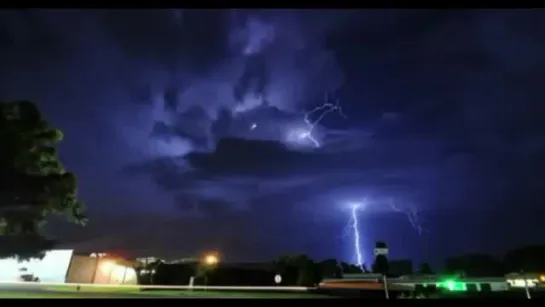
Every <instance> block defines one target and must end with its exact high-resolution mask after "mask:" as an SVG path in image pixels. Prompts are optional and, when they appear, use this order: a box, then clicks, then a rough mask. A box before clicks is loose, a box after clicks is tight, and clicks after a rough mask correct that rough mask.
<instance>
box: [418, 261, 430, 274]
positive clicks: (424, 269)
mask: <svg viewBox="0 0 545 307" xmlns="http://www.w3.org/2000/svg"><path fill="white" fill-rule="evenodd" d="M418 273H420V274H422V275H431V274H433V271H432V269H431V266H430V264H429V263H427V262H424V263H422V264H421V265H420V269H419V270H418Z"/></svg>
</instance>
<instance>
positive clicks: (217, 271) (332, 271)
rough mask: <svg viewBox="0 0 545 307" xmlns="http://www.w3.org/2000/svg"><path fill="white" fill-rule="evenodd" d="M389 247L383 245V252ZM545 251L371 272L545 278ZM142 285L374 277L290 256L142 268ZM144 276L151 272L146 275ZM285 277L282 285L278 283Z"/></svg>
mask: <svg viewBox="0 0 545 307" xmlns="http://www.w3.org/2000/svg"><path fill="white" fill-rule="evenodd" d="M379 245H380V246H386V245H385V244H384V243H382V242H378V243H377V246H379ZM543 259H545V245H532V246H525V247H521V248H517V249H513V250H509V251H507V252H506V253H505V255H503V256H502V257H494V256H491V255H487V254H483V253H473V254H467V255H460V256H455V257H450V258H448V259H446V261H445V263H444V266H443V267H442V268H435V269H434V268H432V267H431V266H430V265H429V264H428V263H422V264H420V265H418V267H417V268H416V269H415V268H414V264H413V262H412V261H411V260H410V259H401V260H388V258H387V256H385V255H378V256H376V258H375V262H374V263H373V265H372V266H371V270H370V272H373V273H382V274H386V275H388V276H391V277H396V276H402V275H412V274H425V275H429V274H448V275H457V276H460V277H500V276H505V275H506V274H508V273H514V272H516V273H521V272H525V273H539V272H545V261H543ZM136 269H137V271H138V272H139V274H138V276H139V279H140V280H139V283H140V284H144V285H145V284H160V285H188V284H189V283H190V279H191V277H194V285H211V286H221V285H233V286H234V285H237V286H273V285H282V286H295V285H297V286H314V285H316V284H318V283H319V282H320V281H322V280H323V279H324V278H342V277H343V276H344V275H346V274H357V273H363V272H369V271H368V270H367V268H365V267H362V268H360V267H358V266H356V265H353V264H349V263H346V262H341V261H337V260H336V259H326V260H323V261H315V260H313V259H312V258H310V257H309V256H308V255H305V254H292V255H284V256H281V257H279V258H278V259H276V260H274V261H272V262H270V263H248V264H244V263H239V264H235V263H233V264H222V263H220V264H218V265H216V266H207V265H205V264H202V263H199V262H193V263H178V264H167V263H162V262H155V263H151V264H148V265H147V266H146V267H144V266H140V267H137V268H136ZM143 272H146V273H144V274H143ZM277 275H279V276H281V280H279V279H278V278H276V280H275V277H276V276H277Z"/></svg>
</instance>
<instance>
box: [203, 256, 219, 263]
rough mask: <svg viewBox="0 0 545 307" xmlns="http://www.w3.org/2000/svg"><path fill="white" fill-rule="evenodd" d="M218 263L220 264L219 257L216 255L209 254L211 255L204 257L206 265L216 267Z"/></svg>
mask: <svg viewBox="0 0 545 307" xmlns="http://www.w3.org/2000/svg"><path fill="white" fill-rule="evenodd" d="M218 262H219V259H218V256H216V255H214V254H209V255H206V257H204V263H205V264H206V265H216V264H218Z"/></svg>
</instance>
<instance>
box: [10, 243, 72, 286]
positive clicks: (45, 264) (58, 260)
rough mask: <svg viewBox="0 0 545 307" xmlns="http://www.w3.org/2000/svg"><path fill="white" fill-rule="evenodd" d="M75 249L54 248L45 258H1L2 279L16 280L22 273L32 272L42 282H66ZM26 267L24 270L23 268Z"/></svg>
mask: <svg viewBox="0 0 545 307" xmlns="http://www.w3.org/2000/svg"><path fill="white" fill-rule="evenodd" d="M73 253H74V251H73V250H70V249H66V250H52V251H48V252H46V253H45V256H44V258H43V259H31V260H29V261H23V262H19V261H17V259H15V258H7V259H0V281H3V282H14V281H18V280H19V276H20V275H22V274H32V275H34V277H38V278H39V279H40V281H42V282H54V283H64V282H65V278H66V273H67V272H68V267H69V266H70V261H71V259H72V255H73ZM22 268H26V271H24V272H22V271H21V269H22Z"/></svg>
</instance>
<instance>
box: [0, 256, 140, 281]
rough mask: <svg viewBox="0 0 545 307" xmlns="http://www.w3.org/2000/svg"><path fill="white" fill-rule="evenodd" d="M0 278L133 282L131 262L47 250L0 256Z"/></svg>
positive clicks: (115, 258)
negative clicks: (26, 256)
mask: <svg viewBox="0 0 545 307" xmlns="http://www.w3.org/2000/svg"><path fill="white" fill-rule="evenodd" d="M0 281H4V282H14V281H38V282H48V283H82V284H84V283H89V284H90V283H94V284H137V278H136V272H135V270H134V268H133V264H132V263H131V262H128V261H126V260H124V259H121V258H118V257H111V256H109V255H108V254H107V253H75V252H74V250H69V249H65V250H51V251H48V252H46V254H45V256H44V257H43V258H42V259H31V260H29V261H18V260H17V259H15V258H7V259H0Z"/></svg>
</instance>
